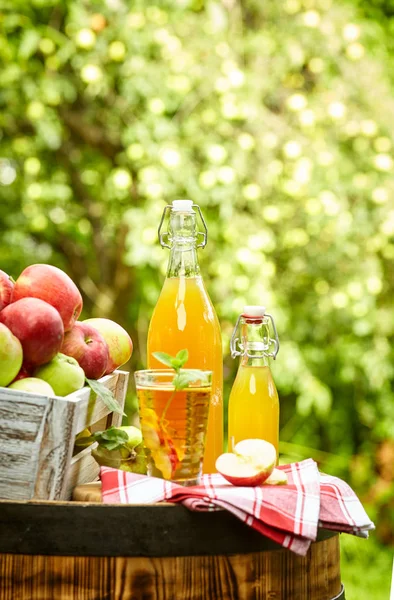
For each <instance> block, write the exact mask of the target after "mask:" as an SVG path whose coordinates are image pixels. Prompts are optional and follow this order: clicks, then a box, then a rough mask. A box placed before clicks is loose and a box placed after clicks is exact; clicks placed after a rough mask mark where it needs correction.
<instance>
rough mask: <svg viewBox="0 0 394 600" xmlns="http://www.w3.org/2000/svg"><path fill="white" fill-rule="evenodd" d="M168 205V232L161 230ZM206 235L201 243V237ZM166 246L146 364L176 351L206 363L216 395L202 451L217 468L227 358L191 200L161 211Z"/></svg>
mask: <svg viewBox="0 0 394 600" xmlns="http://www.w3.org/2000/svg"><path fill="white" fill-rule="evenodd" d="M194 209H197V211H198V213H199V215H200V216H201V219H202V223H203V225H204V228H205V232H204V233H200V232H198V230H197V224H196V212H195V210H194ZM167 210H169V211H170V226H169V231H168V233H161V227H162V225H163V222H164V217H165V215H166V212H167ZM201 235H202V241H201V242H200V243H198V237H199V236H201ZM159 239H160V243H161V245H162V246H163V247H167V248H170V250H171V252H170V259H169V263H168V270H167V277H166V279H165V281H164V285H163V288H162V291H161V294H160V297H159V299H158V301H157V304H156V307H155V309H154V312H153V315H152V319H151V322H150V325H149V331H148V367H149V368H162V366H163V365H162V364H161V363H159V362H158V361H157V360H156V359H155V358H154V356H153V355H152V353H153V352H167V353H168V354H171V355H172V356H175V354H176V353H177V352H178V351H179V350H181V349H183V348H187V349H188V351H189V360H188V362H187V365H186V367H188V368H194V369H208V370H211V371H212V372H213V376H212V399H211V404H210V409H209V417H208V430H207V438H206V446H205V454H204V464H203V472H204V473H214V472H215V461H216V459H217V457H218V456H219V455H220V454H221V453H222V452H223V358H222V340H221V332H220V325H219V321H218V318H217V316H216V312H215V310H214V308H213V305H212V302H211V300H210V298H209V296H208V293H207V291H206V289H205V285H204V282H203V279H202V277H201V275H200V267H199V264H198V259H197V248H198V247H204V246H205V245H206V241H207V230H206V225H205V222H204V219H203V218H202V215H201V211H200V209H199V207H198V206H197V205H196V204H193V202H192V201H191V200H174V202H173V203H172V205H168V206H167V207H166V208H165V210H164V213H163V218H162V221H161V224H160V227H159Z"/></svg>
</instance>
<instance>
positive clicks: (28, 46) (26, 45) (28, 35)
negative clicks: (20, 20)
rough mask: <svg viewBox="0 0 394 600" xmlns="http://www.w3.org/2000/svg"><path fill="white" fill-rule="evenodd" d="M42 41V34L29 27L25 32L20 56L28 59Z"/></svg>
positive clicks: (20, 47)
mask: <svg viewBox="0 0 394 600" xmlns="http://www.w3.org/2000/svg"><path fill="white" fill-rule="evenodd" d="M39 41H40V35H39V33H38V32H37V31H34V29H29V30H27V31H25V32H24V34H23V36H22V40H21V43H20V46H19V57H20V58H22V59H27V58H30V56H32V54H34V53H35V51H36V50H37V48H38V43H39Z"/></svg>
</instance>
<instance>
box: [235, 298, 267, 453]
mask: <svg viewBox="0 0 394 600" xmlns="http://www.w3.org/2000/svg"><path fill="white" fill-rule="evenodd" d="M270 323H271V324H272V328H273V331H274V336H275V337H274V338H271V337H270V331H269V325H270ZM238 328H240V334H241V340H240V341H239V338H238V337H237V335H238ZM230 347H231V356H232V357H233V358H235V357H237V356H240V357H241V358H240V364H239V368H238V372H237V376H236V379H235V381H234V384H233V387H232V390H231V394H230V398H229V404H228V451H229V452H231V451H232V450H233V448H234V446H235V444H237V443H238V442H240V441H241V440H244V439H250V438H259V439H263V440H267V441H268V442H271V444H273V445H274V446H275V448H276V453H277V456H278V445H279V398H278V392H277V390H276V387H275V383H274V380H273V378H272V374H271V369H270V366H269V358H270V357H272V358H274V359H275V358H276V355H277V353H278V351H279V339H278V334H277V332H276V327H275V323H274V320H273V318H272V316H271V315H269V314H267V313H266V312H265V307H264V306H245V308H244V311H243V313H242V314H241V315H240V316H239V317H238V320H237V324H236V326H235V328H234V332H233V335H232V338H231V344H230Z"/></svg>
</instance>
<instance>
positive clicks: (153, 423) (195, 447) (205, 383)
mask: <svg viewBox="0 0 394 600" xmlns="http://www.w3.org/2000/svg"><path fill="white" fill-rule="evenodd" d="M199 374H201V377H200V379H198V380H197V379H196V380H195V381H192V382H189V383H187V384H186V385H187V387H185V388H184V389H176V387H175V385H174V377H175V371H174V370H172V369H147V370H143V371H136V372H135V374H134V377H135V383H136V388H137V398H138V405H139V413H140V422H141V431H142V435H143V438H144V443H145V447H146V448H147V449H148V450H149V461H148V474H149V475H153V476H155V477H162V478H164V479H168V480H171V481H175V482H177V483H180V484H182V485H195V484H197V483H198V482H199V478H200V475H201V471H202V461H203V458H204V448H205V436H206V431H207V425H208V412H209V404H210V400H211V393H212V371H199Z"/></svg>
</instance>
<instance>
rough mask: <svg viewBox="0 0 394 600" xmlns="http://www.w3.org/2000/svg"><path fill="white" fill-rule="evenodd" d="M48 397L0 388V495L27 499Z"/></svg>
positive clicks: (32, 484)
mask: <svg viewBox="0 0 394 600" xmlns="http://www.w3.org/2000/svg"><path fill="white" fill-rule="evenodd" d="M49 406H50V399H49V398H47V397H46V396H41V395H35V394H30V393H26V392H20V391H17V390H7V389H5V388H1V389H0V457H1V458H0V498H8V499H17V500H18V499H19V500H23V499H30V498H31V497H32V496H33V493H34V486H35V480H36V477H37V472H38V462H39V461H38V457H39V452H40V446H41V443H42V439H43V433H44V425H45V420H46V416H47V412H48V409H49Z"/></svg>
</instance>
